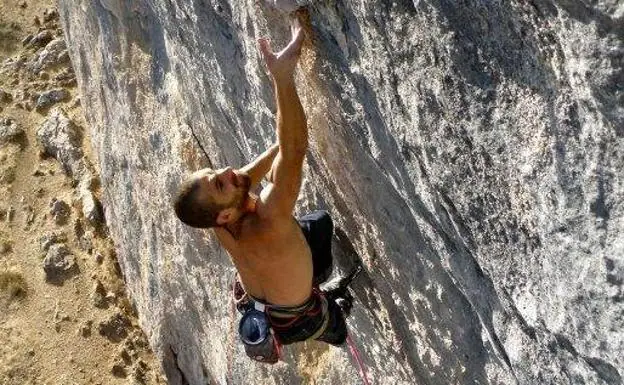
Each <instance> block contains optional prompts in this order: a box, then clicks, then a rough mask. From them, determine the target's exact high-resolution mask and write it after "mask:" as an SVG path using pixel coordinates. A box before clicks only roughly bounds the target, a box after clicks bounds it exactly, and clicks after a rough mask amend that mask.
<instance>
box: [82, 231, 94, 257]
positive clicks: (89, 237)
mask: <svg viewBox="0 0 624 385" xmlns="http://www.w3.org/2000/svg"><path fill="white" fill-rule="evenodd" d="M78 244H79V246H80V249H81V250H83V251H86V252H87V253H91V252H92V251H93V232H91V231H85V232H84V233H83V234H82V235H81V236H80V238H78Z"/></svg>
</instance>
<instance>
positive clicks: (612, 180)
mask: <svg viewBox="0 0 624 385" xmlns="http://www.w3.org/2000/svg"><path fill="white" fill-rule="evenodd" d="M252 3H254V2H251V1H233V0H221V1H195V2H189V1H184V0H153V1H147V0H137V1H132V2H127V1H120V0H100V1H96V2H93V1H87V0H60V2H59V7H60V8H59V9H60V12H59V13H60V17H61V22H62V25H63V30H64V31H65V38H66V40H67V45H68V49H69V53H70V56H71V59H72V63H73V64H74V69H75V71H76V79H77V81H78V85H79V88H80V94H81V104H82V105H83V106H84V111H85V115H86V118H87V121H89V122H90V124H91V125H92V127H91V134H90V137H91V140H92V145H93V146H92V147H93V150H94V151H95V152H96V153H97V157H98V159H99V167H100V172H101V174H100V175H101V180H102V193H103V194H102V197H101V199H102V202H103V206H104V212H105V216H106V220H107V223H108V225H109V228H110V233H111V235H112V237H113V238H114V239H115V245H116V246H117V252H118V257H119V262H120V266H121V268H122V270H123V273H124V277H125V281H126V282H127V291H128V294H129V296H130V297H131V298H132V302H133V304H134V305H135V306H136V310H137V312H138V314H139V319H140V321H141V325H142V327H143V328H144V329H145V331H146V334H147V335H148V336H149V339H150V343H151V345H152V347H153V349H154V351H155V352H156V354H157V355H158V356H159V357H160V359H161V360H162V364H163V369H164V371H165V373H166V375H167V377H168V382H169V383H170V384H172V385H177V384H183V383H190V384H201V383H211V384H225V383H240V384H248V383H279V384H291V383H301V382H306V383H307V382H310V383H312V382H314V383H324V384H336V383H356V382H357V383H359V380H357V379H356V378H357V376H358V372H357V369H355V368H354V365H353V363H354V361H352V359H351V358H350V357H349V351H348V349H346V348H332V347H327V346H326V345H322V344H316V343H308V344H299V345H294V346H289V347H286V349H285V355H284V361H285V364H278V365H274V366H271V367H267V366H263V365H259V364H257V363H254V362H251V361H250V360H248V359H247V358H246V357H245V356H244V353H242V351H243V349H242V348H241V347H240V346H239V345H236V346H235V347H234V348H232V346H231V344H232V343H234V344H238V340H237V338H235V336H231V332H230V330H231V327H232V325H234V326H233V327H234V328H236V322H237V319H236V317H232V316H231V315H230V300H231V299H230V292H229V288H230V286H231V280H232V277H233V274H234V269H233V267H232V265H231V262H230V259H229V257H228V256H227V254H226V253H225V252H224V251H223V249H221V248H220V247H219V245H217V244H216V242H215V238H214V237H212V236H210V235H209V234H210V233H209V232H202V231H198V230H195V229H190V228H188V227H185V226H184V225H182V224H181V223H180V222H179V221H178V220H177V219H176V217H175V215H174V214H173V211H172V209H171V205H170V202H171V201H172V199H173V198H174V196H175V193H176V190H177V187H178V186H179V184H180V182H181V181H182V180H183V179H184V178H185V177H186V176H187V175H188V173H190V172H192V171H194V170H197V169H198V168H201V167H206V166H212V167H214V168H220V167H224V166H226V165H231V166H233V167H239V166H242V165H244V164H245V163H246V162H249V161H251V160H252V159H254V157H255V156H257V155H258V154H260V153H261V152H262V151H264V150H265V149H266V148H267V147H269V146H270V145H271V144H272V143H273V142H274V141H275V127H274V118H275V116H274V113H275V111H276V106H275V102H274V95H273V88H272V85H271V83H270V79H269V78H268V76H267V75H266V71H265V69H264V64H263V62H262V59H261V57H260V55H259V53H258V51H257V48H256V40H257V38H259V37H261V36H267V37H269V38H270V39H271V41H272V45H273V47H275V48H276V49H277V48H280V47H283V46H284V45H285V44H286V43H287V41H288V38H289V21H288V18H287V15H284V13H283V12H276V11H275V10H273V9H269V8H267V7H265V6H264V5H263V2H258V3H259V4H258V5H255V3H254V4H252ZM623 7H624V6H623V5H622V4H621V2H614V1H607V0H596V1H580V0H569V1H563V0H544V1H520V0H511V1H477V0H470V1H389V0H374V1H373V0H363V1H352V2H348V1H313V2H310V5H309V6H308V9H309V15H310V24H309V25H308V26H307V30H308V36H309V39H308V41H307V43H306V46H305V47H304V49H303V53H302V55H303V56H302V60H301V63H300V65H299V70H298V74H297V76H296V81H297V85H298V88H299V91H300V95H301V99H302V102H303V106H304V109H305V112H306V115H307V118H308V125H309V141H310V148H309V151H308V153H307V157H306V162H305V164H306V166H305V170H304V175H305V178H304V181H303V187H302V192H301V196H300V200H299V203H298V206H297V212H296V214H297V215H300V214H302V213H305V212H306V211H308V210H311V209H317V208H322V209H329V210H330V211H331V214H332V217H333V219H334V223H335V225H336V228H337V232H336V239H335V242H334V246H335V248H334V254H335V260H336V261H335V262H336V265H337V266H336V267H337V270H345V269H347V268H348V267H349V266H350V261H351V260H352V259H356V258H360V259H361V260H362V261H363V264H364V272H363V273H362V274H361V275H360V277H359V278H357V279H356V280H355V281H354V282H353V286H352V287H353V291H354V296H355V299H356V301H355V304H354V307H353V309H352V311H351V316H350V319H349V321H348V324H349V329H350V331H351V335H352V337H353V339H354V341H355V343H356V345H357V347H358V349H359V351H360V353H361V357H362V359H363V361H364V364H365V366H366V371H367V374H368V376H369V379H370V380H371V382H372V383H379V384H405V385H407V384H410V385H411V384H415V383H418V384H432V385H433V384H440V385H442V384H444V385H446V384H570V383H575V384H581V383H584V384H618V383H621V382H622V376H624V358H623V355H622V351H624V332H623V331H624V323H623V322H624V321H623V320H624V317H622V314H624V297H623V294H622V293H623V287H622V282H623V280H622V278H623V276H622V271H624V242H623V241H622V240H623V239H624V237H622V229H624V204H623V203H622V202H624V199H623V198H624V147H623V145H624V99H622V98H623V96H622V92H621V90H622V87H621V85H622V83H623V80H622V79H624V72H623V71H624V42H623V39H624V37H623V36H624V35H623V34H622V15H623V13H624V8H623ZM200 145H201V147H202V149H203V150H205V153H206V154H207V155H208V158H206V156H205V155H204V152H203V151H202V149H200ZM232 341H235V342H232ZM230 351H233V352H234V353H233V354H234V355H235V356H234V357H233V358H230V357H228V352H230ZM230 363H233V364H234V365H233V366H231V367H232V373H231V375H232V379H231V380H228V378H227V377H228V376H227V373H228V370H227V368H228V365H229V364H230Z"/></svg>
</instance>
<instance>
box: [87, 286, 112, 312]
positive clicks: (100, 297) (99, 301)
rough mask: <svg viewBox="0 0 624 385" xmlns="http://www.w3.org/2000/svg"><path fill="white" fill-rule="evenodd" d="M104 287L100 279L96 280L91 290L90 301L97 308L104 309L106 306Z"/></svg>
mask: <svg viewBox="0 0 624 385" xmlns="http://www.w3.org/2000/svg"><path fill="white" fill-rule="evenodd" d="M106 294H107V293H106V288H104V285H103V284H102V282H100V280H96V281H95V283H94V284H93V289H92V291H91V303H92V304H93V306H95V307H97V308H101V309H104V308H106V307H108V299H107V297H106Z"/></svg>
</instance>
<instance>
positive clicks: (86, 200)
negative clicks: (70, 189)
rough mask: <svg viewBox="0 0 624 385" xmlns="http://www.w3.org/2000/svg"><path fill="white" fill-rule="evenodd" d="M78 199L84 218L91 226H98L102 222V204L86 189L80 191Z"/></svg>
mask: <svg viewBox="0 0 624 385" xmlns="http://www.w3.org/2000/svg"><path fill="white" fill-rule="evenodd" d="M80 199H81V202H82V214H83V215H84V217H85V218H86V219H87V221H89V223H90V224H91V225H92V226H95V227H97V226H100V225H101V224H102V221H103V212H102V204H101V203H100V201H99V200H98V199H97V198H96V197H95V195H93V193H92V192H91V191H89V190H87V189H84V190H82V191H81V193H80Z"/></svg>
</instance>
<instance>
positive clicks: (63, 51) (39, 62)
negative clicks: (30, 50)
mask: <svg viewBox="0 0 624 385" xmlns="http://www.w3.org/2000/svg"><path fill="white" fill-rule="evenodd" d="M35 39H36V37H35ZM33 40H34V39H33ZM31 44H32V41H31ZM46 44H47V45H46V46H45V48H44V49H43V50H42V51H41V52H39V54H37V56H36V57H35V58H34V59H33V61H32V62H31V63H30V69H31V70H32V71H33V72H34V73H36V74H38V73H39V72H41V71H43V70H46V69H49V68H52V67H55V66H59V65H62V64H66V63H68V57H67V46H66V44H65V40H63V39H61V38H56V39H54V40H52V41H50V42H49V43H48V42H46Z"/></svg>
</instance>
